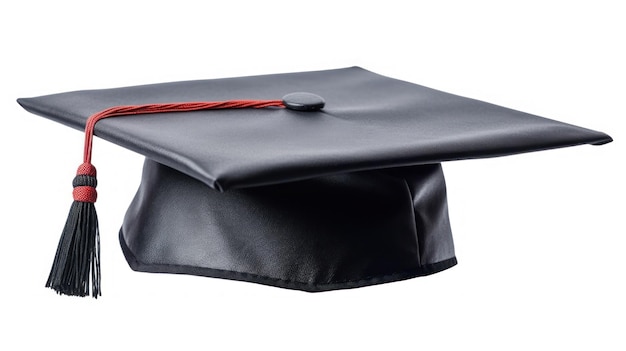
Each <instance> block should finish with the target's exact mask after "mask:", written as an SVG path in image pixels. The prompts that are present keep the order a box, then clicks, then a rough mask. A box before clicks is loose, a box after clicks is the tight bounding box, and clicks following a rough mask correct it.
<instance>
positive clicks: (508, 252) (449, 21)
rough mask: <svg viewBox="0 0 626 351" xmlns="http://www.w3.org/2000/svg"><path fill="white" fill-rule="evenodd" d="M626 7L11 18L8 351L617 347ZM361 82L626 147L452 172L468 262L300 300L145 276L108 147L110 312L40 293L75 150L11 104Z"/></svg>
mask: <svg viewBox="0 0 626 351" xmlns="http://www.w3.org/2000/svg"><path fill="white" fill-rule="evenodd" d="M409 4H410V5H409ZM618 4H619V2H618V1H615V2H610V1H588V2H578V1H563V2H551V1H523V2H517V4H515V5H512V4H504V2H503V1H437V2H434V1H433V2H420V1H412V2H406V3H401V2H394V1H384V2H381V1H378V2H368V1H359V2H354V3H352V4H348V3H343V4H339V1H335V2H330V1H315V2H310V3H309V4H306V5H305V4H302V5H298V4H295V2H290V1H283V2H279V1H249V2H243V1H228V2H227V1H220V2H214V3H210V2H208V1H203V2H187V1H180V0H179V1H169V2H160V1H150V2H145V3H138V2H131V1H123V2H122V1H120V2H117V1H107V2H102V3H101V4H100V5H91V4H88V2H84V1H77V2H66V1H41V2H34V1H19V2H18V1H13V2H10V1H5V2H3V3H2V5H0V17H1V21H0V38H1V41H0V43H1V44H2V46H1V49H0V50H1V53H0V62H1V64H0V73H1V77H0V79H1V81H0V89H1V90H0V94H1V95H0V97H1V99H0V133H1V137H0V143H1V147H0V150H1V151H0V152H1V159H2V165H1V167H2V168H1V170H2V172H1V175H0V176H1V177H2V179H1V181H0V191H1V193H0V194H1V200H0V204H1V205H2V208H1V211H0V213H1V217H0V218H1V224H0V225H1V232H0V234H1V235H0V274H1V275H0V277H1V279H0V284H1V285H0V324H1V325H0V349H2V350H25V349H35V350H36V349H47V350H69V349H83V350H122V349H127V350H130V349H135V350H166V349H175V350H197V349H217V350H220V349H244V348H246V349H251V348H254V349H290V350H291V349H303V350H308V349H316V350H319V349H326V350H333V349H340V348H341V349H362V350H367V349H385V350H386V349H394V350H395V349H399V350H409V349H425V350H463V349H479V348H480V349H482V350H502V349H508V350H529V349H533V350H534V349H542V350H554V349H562V350H565V349H567V350H569V349H585V350H591V349H594V350H624V349H626V340H625V338H626V336H625V335H626V333H625V330H626V303H625V296H626V287H625V277H626V274H625V273H626V272H625V267H626V231H625V225H624V218H625V217H626V212H625V211H624V210H625V206H624V202H625V200H624V199H626V193H625V186H624V180H625V179H626V177H625V176H626V174H625V172H624V170H623V166H624V151H625V148H624V144H623V141H624V140H625V139H626V135H625V134H626V133H625V128H624V125H625V123H624V120H625V119H626V115H625V110H626V109H625V107H624V106H625V105H626V99H625V93H626V88H625V84H626V83H625V82H626V70H625V68H624V67H625V62H626V51H625V41H626V40H625V38H624V37H625V36H626V24H625V23H626V12H625V10H623V9H622V7H620V6H619V5H618ZM353 65H359V66H362V67H364V68H366V69H369V70H372V71H374V72H377V73H380V74H383V75H387V76H391V77H395V78H400V79H403V80H408V81H411V82H415V83H418V84H422V85H426V86H429V87H433V88H436V89H440V90H444V91H448V92H452V93H456V94H459V95H464V96H469V97H473V98H477V99H480V100H485V101H489V102H492V103H496V104H499V105H503V106H507V107H511V108H515V109H519V110H522V111H526V112H530V113H534V114H539V115H542V116H546V117H550V118H554V119H557V120H561V121H565V122H568V123H572V124H577V125H582V126H585V127H588V128H591V129H596V130H601V131H604V132H607V133H609V134H610V135H611V136H613V138H614V139H615V140H616V141H615V142H613V143H612V144H608V145H605V146H602V147H592V146H581V147H575V148H567V149H560V150H554V151H548V152H540V153H530V154H524V155H518V156H512V157H504V158H496V159H488V160H475V161H460V162H452V163H448V164H446V165H445V166H444V169H445V172H446V177H447V182H448V192H449V204H450V216H451V221H452V227H453V232H454V235H455V244H456V249H457V256H458V259H459V265H458V266H456V267H454V268H452V269H450V270H448V271H445V272H442V273H439V274H436V275H433V276H430V277H425V278H418V279H412V280H408V281H403V282H398V283H392V284H384V285H380V286H374V287H367V288H362V289H356V290H348V291H336V292H329V293H322V294H308V293H303V292H298V291H289V290H283V289H278V288H270V287H265V286H261V285H256V284H249V283H240V282H233V281H228V280H220V279H208V278H201V277H193V276H177V275H165V274H147V273H136V272H132V271H131V270H130V268H128V266H127V264H126V262H125V260H124V258H123V256H122V253H121V250H120V249H119V246H118V242H117V231H118V228H119V226H120V224H121V222H122V218H123V215H124V213H125V210H126V206H127V205H128V204H129V203H130V200H131V198H132V196H133V195H134V192H135V190H136V188H137V185H138V183H139V179H140V170H141V164H142V157H141V156H139V155H137V154H134V153H132V152H129V151H126V150H124V149H122V148H120V147H117V146H114V145H111V144H108V143H106V142H102V141H101V140H98V141H96V144H95V156H94V157H95V158H94V164H95V165H96V166H97V167H98V170H99V174H98V175H99V182H100V185H99V188H98V191H99V193H100V197H99V201H98V204H97V207H98V211H99V216H100V228H101V233H102V251H103V254H102V256H103V267H102V273H103V276H104V279H103V285H104V296H103V297H102V298H101V299H98V300H97V301H94V300H93V299H79V298H69V297H60V296H56V295H55V294H54V293H53V292H52V291H51V290H49V289H45V288H44V287H43V283H44V282H45V279H46V277H47V274H48V271H49V268H50V264H51V262H52V258H53V256H54V252H55V250H56V245H57V242H58V238H59V235H60V231H61V228H62V226H63V223H64V221H65V218H66V215H67V211H68V209H69V205H70V203H71V195H70V194H71V180H72V177H73V173H74V171H75V169H76V166H77V165H78V164H79V163H80V161H81V157H82V155H81V152H82V134H81V133H79V132H77V131H74V130H70V129H68V128H65V127H62V126H61V125H58V124H55V123H53V122H50V121H47V120H45V119H42V118H39V117H36V116H34V115H31V114H29V113H27V112H25V111H23V110H22V109H21V108H20V107H19V106H18V105H17V104H16V103H15V99H16V98H18V97H28V96H37V95H43V94H50V93H56V92H63V91H69V90H79V89H90V88H110V87H118V86H126V85H137V84H145V83H157V82H165V81H176V80H188V79H204V78H219V77H229V76H243V75H252V74H265V73H280V72H296V71H305V70H317V69H329V68H340V67H347V66H353ZM33 347H34V348H33Z"/></svg>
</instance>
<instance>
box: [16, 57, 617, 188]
mask: <svg viewBox="0 0 626 351" xmlns="http://www.w3.org/2000/svg"><path fill="white" fill-rule="evenodd" d="M300 91H304V92H310V93H314V94H317V95H319V96H321V97H322V98H324V99H325V100H326V105H325V107H324V109H323V110H321V111H318V112H299V111H293V110H289V109H279V108H267V109H260V110H253V109H246V110H221V111H215V110H211V111H197V112H184V113H167V114H159V115H142V116H132V117H128V116H127V117H123V118H112V119H106V120H103V121H101V122H99V123H98V124H97V126H96V128H95V132H96V135H98V136H100V137H102V138H104V139H107V140H109V141H112V142H114V143H117V144H119V145H122V146H123V147H126V148H128V149H131V150H134V151H136V152H139V153H141V154H143V155H145V156H146V157H148V158H150V159H153V160H155V161H157V162H159V163H162V164H165V165H168V166H170V167H172V168H175V169H177V170H179V171H181V172H183V173H185V174H187V175H189V176H192V177H194V178H196V179H199V180H200V181H202V182H204V183H205V184H207V185H209V186H211V187H213V188H216V189H218V190H225V189H228V188H242V187H250V186H259V185H267V184H277V183H286V182H292V181H296V180H302V179H310V178H315V177H319V176H323V175H329V174H338V173H347V172H354V171H363V170H371V169H381V168H391V167H400V166H409V165H420V164H429V163H439V162H441V161H447V160H459V159H468V158H480V157H492V156H501V155H509V154H515V153H521V152H527V151H536V150H544V149H551V148H557V147H564V146H572V145H580V144H602V143H607V142H610V141H611V138H610V137H609V136H608V135H606V134H604V133H601V132H596V131H592V130H589V129H585V128H581V127H576V126H573V125H569V124H565V123H561V122H557V121H553V120H549V119H545V118H542V117H538V116H534V115H530V114H527V113H524V112H519V111H515V110H511V109H507V108H504V107H500V106H496V105H492V104H489V103H485V102H481V101H477V100H472V99H468V98H464V97H460V96H456V95H452V94H448V93H444V92H441V91H437V90H433V89H430V88H426V87H423V86H419V85H416V84H411V83H407V82H403V81H400V80H396V79H391V78H387V77H384V76H381V75H378V74H375V73H372V72H368V71H366V70H363V69H361V68H358V67H353V68H346V69H338V70H328V71H317V72H303V73H289V74H275V75H265V76H255V77H241V78H230V79H215V80H199V81H188V82H175V83H165V84H154V85H144V86H136V87H127V88H117V89H104V90H89V91H76V92H69V93H63V94H55V95H48V96H41V97H36V98H28V99H19V100H18V101H19V103H20V104H21V105H22V106H23V107H24V108H26V109H27V110H29V111H31V112H33V113H36V114H39V115H41V116H44V117H46V118H50V119H52V120H55V121H58V122H60V123H63V124H66V125H68V126H70V127H73V128H77V129H81V130H82V129H83V128H84V125H85V120H86V119H87V118H88V116H90V115H91V114H93V113H95V112H98V111H100V110H103V109H106V108H108V107H111V106H116V105H129V104H146V103H165V102H182V101H220V100H230V99H280V98H281V97H283V96H284V95H286V94H288V93H292V92H300ZM95 154H96V155H97V150H96V151H95Z"/></svg>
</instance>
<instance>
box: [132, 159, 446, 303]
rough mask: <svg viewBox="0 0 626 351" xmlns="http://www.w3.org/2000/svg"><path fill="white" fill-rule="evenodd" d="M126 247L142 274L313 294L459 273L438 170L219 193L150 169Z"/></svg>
mask: <svg viewBox="0 0 626 351" xmlns="http://www.w3.org/2000/svg"><path fill="white" fill-rule="evenodd" d="M120 240H121V242H122V247H123V248H124V252H125V256H126V258H127V260H128V262H129V264H130V265H131V267H132V268H133V269H135V270H140V271H147V272H170V273H187V274H196V275H205V276H212V277H220V278H231V279H237V280H246V281H252V282H257V283H262V284H269V285H276V286H281V287H287V288H294V289H302V290H307V291H324V290H330V289H340V288H350V287H357V286H364V285H371V284H377V283H382V282H388V281H393V280H400V279H406V278H410V277H415V276H419V275H426V274H431V273H434V272H437V271H439V270H443V269H446V268H448V267H451V266H452V265H454V264H455V263H456V259H455V256H454V245H453V243H452V234H451V231H450V224H449V220H448V210H447V201H446V191H445V182H444V179H443V173H442V171H441V166H440V165H439V164H436V165H425V166H417V167H409V168H403V169H392V170H385V171H382V170H381V171H368V172H354V173H347V174H341V175H332V176H326V177H319V178H315V179H311V180H305V181H299V182H292V183H286V184H279V185H270V186H264V187H255V188H247V189H238V190H231V191H227V192H224V193H220V192H217V191H215V190H212V189H210V188H208V187H207V186H206V185H204V184H203V183H201V182H199V181H197V180H195V179H193V178H190V177H188V176H186V175H185V174H183V173H181V172H178V171H176V170H174V169H172V168H169V167H166V166H163V165H161V164H159V163H157V162H154V161H151V160H146V162H145V165H144V172H143V179H142V182H141V186H140V188H139V191H138V192H137V195H136V197H135V199H134V200H133V202H132V204H131V205H130V208H129V210H128V212H127V214H126V217H125V219H124V224H123V226H122V230H121V232H120Z"/></svg>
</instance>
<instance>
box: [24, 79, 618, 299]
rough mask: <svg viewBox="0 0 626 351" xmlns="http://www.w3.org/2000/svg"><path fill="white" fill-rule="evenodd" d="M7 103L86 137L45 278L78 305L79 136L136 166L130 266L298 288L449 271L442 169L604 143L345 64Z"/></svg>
mask: <svg viewBox="0 0 626 351" xmlns="http://www.w3.org/2000/svg"><path fill="white" fill-rule="evenodd" d="M244 99H249V100H244ZM18 102H19V103H20V104H21V105H22V106H23V107H24V108H25V109H26V110H28V111H30V112H32V113H35V114H37V115H40V116H43V117H46V118H49V119H52V120H55V121H57V122H60V123H62V124H65V125H67V126H69V127H72V128H76V129H80V130H85V131H86V133H85V134H86V140H85V159H84V163H83V164H82V165H81V166H80V167H79V170H78V172H77V176H76V178H75V179H74V183H73V185H74V199H75V202H74V204H73V205H72V208H71V210H70V215H69V218H68V221H67V223H66V227H65V229H64V231H63V233H62V238H61V241H60V243H59V246H58V248H57V254H56V257H55V260H54V264H53V268H52V271H51V273H50V277H49V279H48V282H47V284H46V285H47V286H49V287H52V288H53V289H55V290H56V291H57V292H59V293H61V294H68V295H80V296H85V295H89V294H90V291H91V294H92V295H93V296H98V295H99V294H100V273H99V264H100V262H99V233H98V227H97V216H96V214H95V209H94V207H93V202H95V200H96V192H95V190H94V189H95V186H96V180H95V168H93V166H91V138H92V134H95V135H97V136H98V137H101V138H103V139H106V140H108V141H111V142H113V143H116V144H118V145H121V146H123V147H125V148H127V149H130V150H133V151H135V152H138V153H140V154H143V155H144V156H146V160H145V163H144V169H143V176H142V180H141V185H140V187H139V190H138V191H137V194H136V195H135V198H134V200H133V201H132V203H131V205H130V207H129V209H128V211H127V213H126V216H125V218H124V222H123V224H122V227H121V230H120V232H119V239H120V244H121V247H122V250H123V252H124V255H125V257H126V259H127V261H128V263H129V265H130V266H131V268H132V269H134V270H137V271H145V272H165V273H185V274H194V275H201V276H209V277H219V278H227V279H234V280H242V281H249V282H256V283H261V284H267V285H273V286H279V287H284V288H292V289H299V290H305V291H325V290H333V289H342V288H353V287H360V286H366V285H372V284H378V283H385V282H391V281H396V280H402V279H407V278H412V277H416V276H422V275H428V274H432V273H435V272H439V271H442V270H445V269H447V268H449V267H452V266H453V265H455V264H456V257H455V253H454V245H453V240H452V234H451V230H450V224H449V219H448V209H447V202H446V188H445V181H444V177H443V173H442V169H441V162H443V161H451V160H461V159H473V158H484V157H494V156H504V155H511V154H517V153H522V152H530V151H539V150H547V149H552V148H558V147H566V146H574V145H581V144H593V145H600V144H604V143H608V142H610V141H612V139H611V138H610V137H609V136H608V135H606V134H604V133H601V132H597V131H593V130H589V129H585V128H581V127H577V126H573V125H570V124H565V123H561V122H558V121H554V120H550V119H546V118H542V117H539V116H535V115H531V114H528V113H524V112H520V111H515V110H511V109H508V108H504V107H501V106H497V105H493V104H489V103H486V102H482V101H477V100H473V99H469V98H465V97H460V96H456V95H452V94H448V93H444V92H441V91H438V90H434V89H430V88H427V87H423V86H420V85H416V84H412V83H408V82H404V81H400V80H396V79H392V78H388V77H384V76H381V75H378V74H375V73H372V72H369V71H366V70H364V69H361V68H358V67H353V68H346V69H337V70H326V71H315V72H302V73H289V74H275V75H263V76H253V77H240V78H230V79H215V80H198V81H186V82H173V83H163V84H153V85H143V86H134V87H125V88H116V89H104V90H88V91H74V92H68V93H61V94H54V95H47V96H41V97H35V98H24V99H18ZM113 116H123V117H122V118H108V117H113ZM96 122H97V123H96ZM90 282H91V289H90V286H89V283H90Z"/></svg>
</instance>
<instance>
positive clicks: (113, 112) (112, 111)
mask: <svg viewBox="0 0 626 351" xmlns="http://www.w3.org/2000/svg"><path fill="white" fill-rule="evenodd" d="M272 106H273V107H285V105H284V104H283V102H282V100H229V101H215V102H180V103H167V104H145V105H128V106H114V107H110V108H108V109H106V110H103V111H100V112H98V113H96V114H93V115H91V117H89V119H87V124H86V125H85V151H84V157H83V162H84V163H85V164H88V165H90V164H91V148H92V145H93V130H94V127H95V126H96V123H98V121H100V120H102V119H105V118H109V117H116V116H127V115H138V114H150V113H162V112H185V111H198V110H217V109H234V108H265V107H272Z"/></svg>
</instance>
